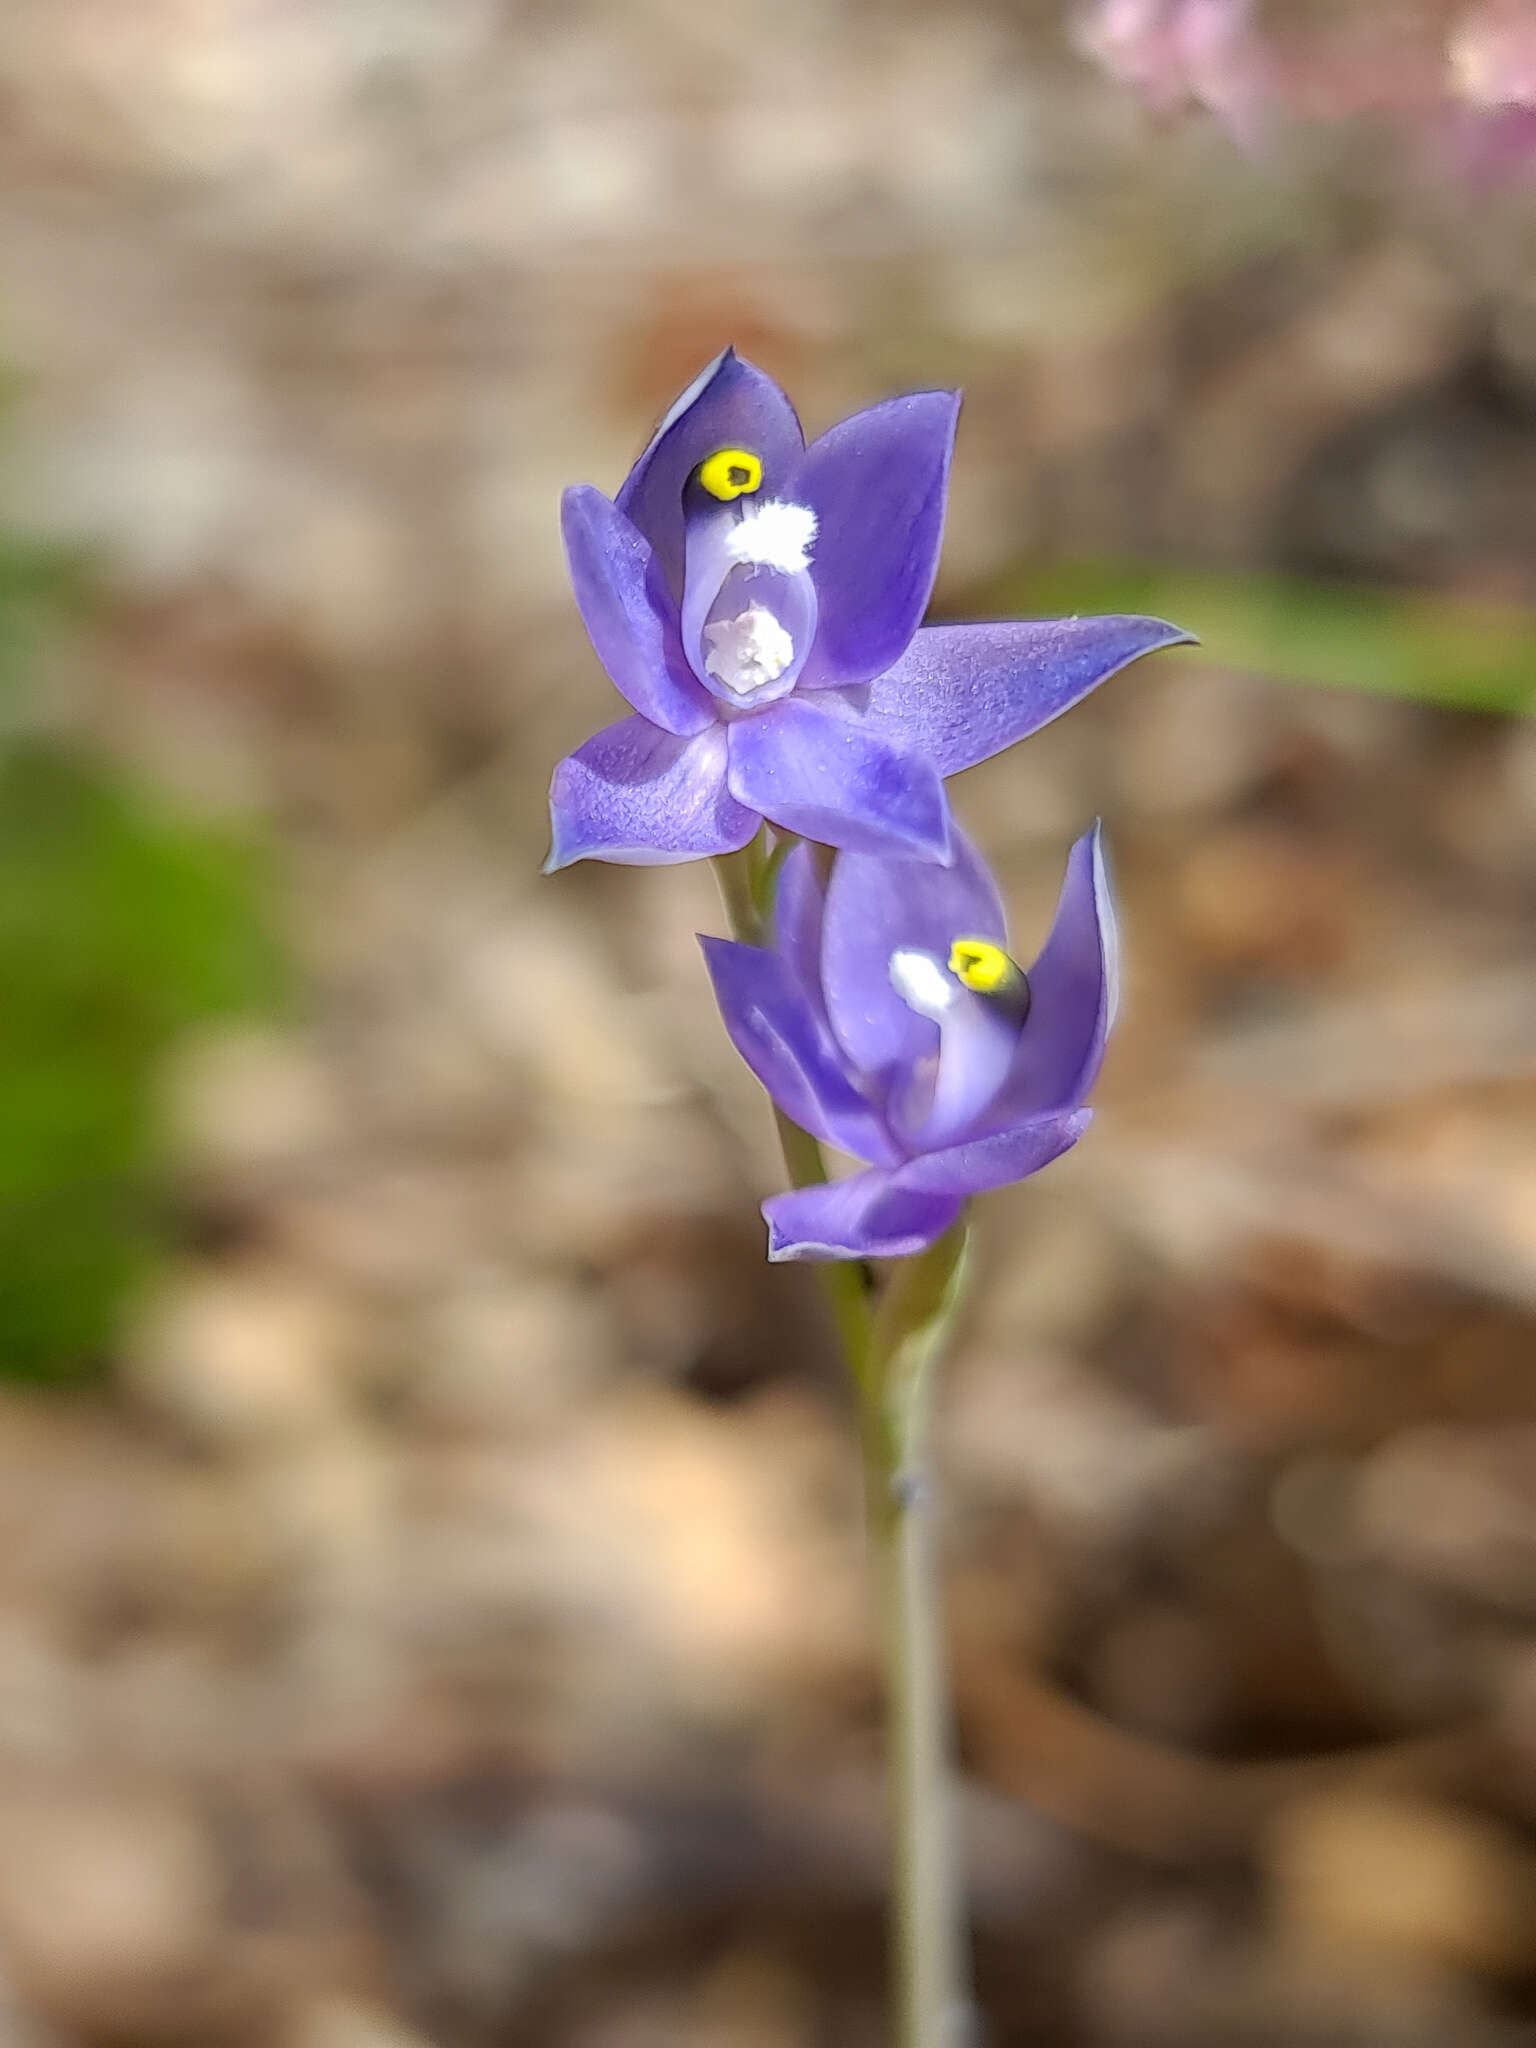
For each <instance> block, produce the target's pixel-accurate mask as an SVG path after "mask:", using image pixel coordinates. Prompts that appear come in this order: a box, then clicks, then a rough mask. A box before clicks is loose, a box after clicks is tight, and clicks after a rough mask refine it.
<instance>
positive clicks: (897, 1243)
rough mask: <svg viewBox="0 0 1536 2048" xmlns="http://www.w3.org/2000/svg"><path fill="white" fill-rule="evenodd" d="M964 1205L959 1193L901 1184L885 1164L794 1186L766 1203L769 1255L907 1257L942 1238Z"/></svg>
mask: <svg viewBox="0 0 1536 2048" xmlns="http://www.w3.org/2000/svg"><path fill="white" fill-rule="evenodd" d="M907 1170H908V1169H906V1168H903V1169H902V1171H903V1173H905V1172H906V1171H907ZM961 1207H962V1202H961V1198H960V1197H959V1196H945V1195H942V1194H932V1193H929V1192H928V1191H927V1190H926V1189H917V1188H906V1187H901V1186H898V1185H897V1182H896V1179H895V1176H894V1175H892V1174H889V1173H886V1172H883V1171H882V1170H881V1169H880V1168H879V1167H873V1168H871V1170H870V1171H869V1172H868V1173H856V1174H853V1175H852V1176H851V1177H850V1178H849V1179H848V1180H832V1181H825V1182H821V1183H818V1184H817V1185H816V1186H814V1187H808V1188H790V1189H789V1190H788V1191H787V1192H786V1193H784V1194H782V1195H771V1196H770V1197H769V1199H768V1200H767V1201H766V1202H764V1204H763V1215H764V1217H765V1218H766V1219H767V1223H768V1256H769V1258H770V1259H773V1260H776V1261H777V1260H781V1259H903V1258H907V1257H909V1256H910V1255H911V1254H912V1253H913V1252H920V1251H924V1250H926V1249H927V1247H928V1246H929V1245H931V1244H932V1243H933V1241H934V1239H935V1238H938V1237H942V1236H943V1235H944V1232H945V1231H946V1230H948V1228H949V1226H950V1225H951V1223H953V1222H954V1220H955V1218H956V1217H957V1216H958V1215H959V1214H960V1210H961Z"/></svg>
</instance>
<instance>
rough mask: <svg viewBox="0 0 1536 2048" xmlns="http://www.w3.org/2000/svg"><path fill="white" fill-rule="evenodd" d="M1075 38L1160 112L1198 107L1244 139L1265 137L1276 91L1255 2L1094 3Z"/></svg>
mask: <svg viewBox="0 0 1536 2048" xmlns="http://www.w3.org/2000/svg"><path fill="white" fill-rule="evenodd" d="M1075 40H1076V42H1077V46H1078V48H1079V49H1080V50H1082V51H1083V53H1084V55H1085V56H1088V57H1091V58H1092V59H1093V60H1094V61H1095V62H1096V63H1098V64H1101V65H1103V67H1104V69H1105V70H1106V71H1108V72H1109V74H1110V75H1111V77H1113V78H1116V79H1118V80H1119V81H1120V83H1121V84H1122V85H1128V86H1130V87H1131V88H1132V89H1133V90H1134V91H1136V92H1138V93H1140V94H1141V96H1142V98H1143V99H1144V100H1146V102H1147V104H1148V105H1149V106H1151V107H1153V108H1155V109H1156V110H1157V111H1158V112H1160V113H1167V112H1170V111H1172V110H1173V109H1174V108H1175V107H1178V106H1181V105H1184V104H1185V103H1187V102H1193V103H1194V104H1195V105H1196V106H1201V107H1204V108H1205V109H1206V110H1207V112H1209V113H1211V114H1214V115H1215V116H1216V118H1217V120H1219V121H1220V122H1221V123H1222V125H1223V126H1224V127H1225V128H1226V129H1227V130H1228V131H1229V133H1230V134H1231V135H1233V137H1234V138H1235V139H1236V140H1237V141H1239V142H1241V143H1244V144H1246V145H1252V144H1254V143H1256V142H1257V141H1258V140H1259V139H1260V137H1261V135H1262V133H1263V130H1264V127H1265V125H1266V115H1267V113H1268V110H1269V104H1270V98H1271V93H1270V79H1269V65H1268V62H1267V59H1266V57H1265V53H1264V51H1263V48H1262V47H1261V45H1260V44H1259V42H1258V40H1257V38H1256V37H1255V36H1254V34H1253V28H1252V5H1251V0H1093V4H1091V5H1090V6H1088V7H1087V8H1086V9H1085V10H1084V11H1083V12H1082V13H1081V14H1080V15H1079V16H1078V19H1077V23H1076V30H1075Z"/></svg>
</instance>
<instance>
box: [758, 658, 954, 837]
mask: <svg viewBox="0 0 1536 2048" xmlns="http://www.w3.org/2000/svg"><path fill="white" fill-rule="evenodd" d="M729 731H730V754H731V765H730V786H731V794H732V795H733V796H734V797H735V798H736V799H737V800H738V802H740V803H744V804H750V805H751V807H752V808H753V810H757V811H761V812H762V814H763V816H764V817H765V818H769V819H771V820H772V822H773V823H774V824H775V825H782V826H783V827H784V828H785V829H786V830H787V831H790V832H798V833H800V834H801V835H802V837H804V838H806V839H819V840H821V841H822V842H823V844H824V845H827V846H847V847H854V848H857V849H859V850H860V851H864V852H869V851H874V850H876V849H880V848H883V849H886V850H887V851H894V852H898V853H916V854H918V855H920V856H921V857H923V858H925V859H928V860H936V861H947V860H948V858H949V847H950V822H949V805H948V803H947V802H946V801H945V796H944V785H943V783H942V782H941V781H940V779H939V777H938V775H937V773H936V772H935V771H934V769H933V768H932V767H931V766H930V765H929V763H928V762H927V761H925V760H922V759H921V758H919V757H918V756H916V755H908V754H903V753H900V752H898V751H897V749H896V748H895V747H893V746H891V745H890V744H889V743H888V742H887V741H886V740H885V739H884V738H881V737H877V736H876V735H875V734H874V733H871V732H869V731H867V730H866V729H865V728H864V726H863V724H862V723H861V722H860V721H858V720H856V719H853V718H849V717H847V716H845V715H843V714H842V713H840V712H836V711H832V710H828V709H825V708H823V707H822V706H820V705H818V704H814V703H809V702H807V701H806V700H805V699H803V698H800V697H786V698H785V699H784V700H783V702H782V703H779V704H775V705H773V706H771V707H770V709H768V710H767V711H763V712H759V713H757V714H756V715H755V716H753V717H750V718H741V719H737V720H736V721H735V722H734V723H733V724H732V725H731V726H730V728H729Z"/></svg>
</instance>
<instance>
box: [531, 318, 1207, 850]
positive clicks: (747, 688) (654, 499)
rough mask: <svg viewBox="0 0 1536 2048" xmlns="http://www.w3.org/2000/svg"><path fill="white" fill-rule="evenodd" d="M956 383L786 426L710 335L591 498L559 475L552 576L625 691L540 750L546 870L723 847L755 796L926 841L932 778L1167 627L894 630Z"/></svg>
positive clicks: (774, 404) (940, 496)
mask: <svg viewBox="0 0 1536 2048" xmlns="http://www.w3.org/2000/svg"><path fill="white" fill-rule="evenodd" d="M959 404H960V401H959V398H958V395H957V394H955V393H954V392H948V391H920V392H915V393H913V394H911V395H909V396H907V397H905V398H893V399H890V400H888V401H887V402H886V403H885V404H883V405H876V406H872V407H871V408H870V410H869V411H867V412H861V413H855V414H854V416H853V417H852V418H851V419H846V420H844V421H843V422H842V423H841V424H840V425H839V426H836V427H833V428H832V429H831V431H830V432H828V433H826V434H823V435H822V437H821V439H820V440H818V441H813V442H812V443H811V445H810V447H809V448H807V447H806V445H805V440H804V436H803V435H802V433H801V431H800V423H799V421H798V420H797V419H796V417H795V413H794V410H793V408H792V407H791V405H790V403H789V400H788V399H787V398H786V397H785V396H784V393H783V392H782V391H781V390H780V389H779V387H778V385H777V384H775V383H774V381H773V379H772V378H771V377H767V376H765V375H764V374H763V372H762V371H761V370H757V369H754V368H753V366H752V365H751V364H750V363H747V362H744V361H743V360H742V359H741V358H740V357H739V356H737V355H736V354H735V352H734V351H733V350H731V349H727V350H726V351H725V353H724V354H723V355H721V356H719V357H717V358H716V360H715V361H714V362H713V363H711V364H710V366H709V368H708V369H707V370H705V371H704V372H703V374H702V375H701V376H700V377H698V378H696V379H695V381H694V382H693V383H692V384H691V385H690V386H689V387H688V389H687V390H686V391H685V392H684V393H683V395H682V397H681V398H680V399H679V400H678V401H677V403H676V405H674V406H673V408H672V410H671V411H670V412H669V413H668V414H667V416H666V418H665V419H664V420H663V421H662V423H661V425H660V426H659V427H658V428H657V430H656V433H655V435H654V436H653V437H652V440H651V443H650V446H649V447H648V448H647V449H646V451H645V453H644V454H643V455H642V456H641V457H640V460H639V461H638V462H637V463H636V464H635V466H634V468H633V469H632V470H631V471H630V473H629V475H628V477H627V478H626V479H625V482H624V485H623V488H622V489H621V490H620V492H619V494H618V497H617V499H616V500H613V501H610V500H609V499H608V498H606V497H604V495H603V493H602V492H601V491H599V490H597V489H596V488H595V487H594V486H592V485H590V484H578V485H576V486H575V487H574V488H572V489H571V490H569V491H567V492H566V494H565V501H564V506H563V508H562V523H563V527H564V532H565V545H566V552H567V554H568V556H569V558H570V565H571V578H572V582H573V583H574V585H575V590H576V602H577V604H578V606H579V607H580V610H581V616H582V619H583V621H584V622H585V625H586V628H587V632H588V634H589V635H590V637H591V640H592V645H593V647H594V648H595V649H596V651H597V656H598V659H599V660H600V661H601V662H602V664H603V666H604V668H605V669H606V670H607V671H608V674H609V675H610V677H611V678H612V679H613V681H614V683H615V684H616V685H617V686H618V688H619V689H620V691H622V693H623V694H624V696H625V697H627V698H628V700H629V702H630V703H631V705H633V707H634V713H635V715H634V716H633V717H631V718H626V719H624V720H622V721H621V722H620V723H619V724H618V725H611V726H608V727H607V728H606V729H605V730H604V731H602V732H600V733H597V734H596V735H595V736H594V737H593V738H592V739H590V740H588V741H587V742H586V743H585V744H584V745H583V746H580V747H578V748H577V750H576V752H575V753H574V754H571V755H569V756H568V757H567V758H566V759H565V760H564V761H562V762H561V763H560V766H559V767H558V768H557V769H556V770H555V777H554V782H553V784H552V786H551V789H550V812H551V819H552V826H553V835H552V838H553V843H552V847H551V851H550V856H549V860H548V863H547V866H546V872H552V871H553V870H554V869H556V868H562V867H566V866H568V865H569V864H570V863H571V862H572V861H577V860H583V859H590V858H596V859H600V860H610V861H622V862H628V863H631V864H634V865H641V866H650V865H655V864H659V863H664V862H672V861H683V860H696V859H698V858H700V857H702V856H706V855H711V854H722V853H734V852H736V851H737V850H738V849H739V848H740V847H743V846H745V845H746V844H747V842H748V841H749V840H750V839H751V838H752V837H753V836H754V835H755V833H756V832H757V830H758V828H759V826H760V825H761V824H762V822H763V820H764V819H765V818H767V819H768V820H770V821H771V822H772V823H773V824H774V825H776V826H779V827H780V828H781V829H783V830H784V831H787V832H796V833H799V834H801V835H803V836H804V837H805V838H808V839H816V840H820V841H824V842H825V843H827V844H828V845H831V846H837V847H844V848H848V849H851V850H854V851H859V852H872V851H875V850H877V849H884V850H889V851H895V852H898V853H906V854H916V855H919V856H921V857H923V858H925V859H928V860H933V861H941V862H942V861H947V860H948V859H949V857H950V847H951V838H950V835H951V823H950V816H949V807H948V803H947V801H946V798H945V795H944V788H943V778H944V777H945V776H946V775H953V774H955V773H956V772H958V770H960V769H962V768H968V767H970V766H971V765H972V764H973V763H975V762H977V761H983V760H985V759H986V758H987V757H988V756H989V755H991V754H995V753H998V752H999V751H1000V750H1001V749H1002V748H1004V747H1007V746H1011V745H1012V743H1013V742H1014V741H1015V740H1019V739H1023V738H1024V737H1025V736H1026V735H1027V734H1029V733H1032V732H1034V731H1035V730H1036V729H1037V728H1038V727H1040V726H1042V725H1044V724H1045V723H1046V722H1047V721H1048V720H1049V719H1052V718H1055V717H1056V716H1057V714H1058V713H1059V712H1062V711H1065V710H1066V709H1067V708H1068V706H1069V705H1072V704H1074V703H1076V701H1077V700H1078V698H1079V697H1082V696H1084V695H1085V694H1086V693H1087V692H1088V691H1089V690H1091V689H1093V688H1094V687H1095V686H1096V685H1097V684H1099V683H1101V682H1103V681H1104V679H1105V678H1106V677H1107V676H1110V675H1113V674H1114V672H1115V671H1116V670H1117V669H1119V668H1122V667H1124V665H1125V664H1126V663H1127V662H1129V661H1133V660H1134V659H1135V658H1136V657H1137V656H1138V655H1141V654H1146V653H1149V652H1151V651H1152V650H1153V649H1154V648H1159V647H1168V646H1171V645H1173V644H1175V643H1176V642H1178V641H1181V640H1184V639H1187V637H1188V636H1187V635H1186V634H1184V633H1181V632H1180V631H1179V630H1178V629H1177V628H1176V627H1173V626H1168V625H1165V624H1163V622H1162V621H1161V620H1158V619H1143V618H1132V617H1126V618H1094V619H1056V620H1047V621H1035V622H1021V623H1017V624H1007V625H976V626H937V627H931V628H927V629H924V630H922V631H919V621H920V620H921V618H922V616H923V613H924V611H925V609H926V608H927V604H928V596H929V592H930V590H931V589H932V587H933V579H934V573H935V570H936V568H937V565H938V555H939V542H940V537H941V533H942V529H943V523H944V498H945V489H946V485H947V480H948V476H949V461H950V451H951V449H952V447H953V444H954V435H955V420H956V416H957V414H958V411H959Z"/></svg>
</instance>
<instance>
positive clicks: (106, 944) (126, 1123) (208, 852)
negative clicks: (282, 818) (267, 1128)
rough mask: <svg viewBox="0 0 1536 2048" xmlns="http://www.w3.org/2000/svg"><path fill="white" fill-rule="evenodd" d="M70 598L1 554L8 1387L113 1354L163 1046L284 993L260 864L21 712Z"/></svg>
mask: <svg viewBox="0 0 1536 2048" xmlns="http://www.w3.org/2000/svg"><path fill="white" fill-rule="evenodd" d="M82 589H83V585H82V580H81V578H80V577H79V576H78V574H77V573H76V571H75V570H74V569H73V568H72V567H71V566H70V565H69V564H68V563H67V562H62V561H59V560H56V559H52V560H51V559H50V558H49V557H48V556H47V554H46V553H44V552H42V551H33V550H27V549H22V548H15V547H10V546H3V545H0V706H3V707H4V709H5V711H6V712H7V713H8V714H10V720H11V722H10V724H9V727H8V729H0V1376H4V1377H13V1378H14V1377H21V1378H28V1379H55V1380H58V1379H71V1378H76V1377H79V1376H80V1375H81V1374H83V1373H86V1372H88V1371H90V1370H92V1369H93V1368H94V1367H96V1366H97V1365H99V1364H100V1362H101V1361H102V1360H103V1359H104V1357H105V1356H106V1353H107V1350H108V1347H109V1344H110V1340H111V1336H112V1331H113V1326H114V1321H115V1318H116V1315H117V1312H118V1309H119V1306H120V1304H121V1301H122V1298H123V1295H124V1292H125V1290H126V1289H127V1288H129V1287H130V1286H131V1285H132V1284H133V1282H134V1281H135V1280H136V1279H137V1278H138V1276H139V1275H140V1273H141V1272H142V1270H143V1269H144V1266H145V1264H146V1262H147V1261H148V1260H149V1259H151V1258H152V1257H153V1256H154V1253H155V1251H156V1249H157V1246H158V1244H159V1242H160V1241H161V1239H162V1236H163V1204H162V1201H161V1199H160V1196H159V1192H158V1189H157V1185H156V1175H155V1152H156V1128H155V1124H156V1119H155V1099H156V1079H157V1074H158V1071H159V1069H160V1066H161V1063H162V1061H163V1059H164V1057H165V1054H166V1052H167V1050H168V1049H169V1047H170V1045H171V1044H172V1042H173V1041H174V1039H175V1037H176V1035H177V1034H178V1033H179V1032H181V1031H182V1030H184V1029H185V1028H186V1027H187V1026H188V1025H190V1024H192V1023H194V1022H196V1021H197V1020H198V1019H200V1018H205V1017H208V1016H211V1015H215V1014H217V1013H219V1012H221V1011H227V1010H235V1009H252V1008H265V1007H268V1006H270V1005H271V1004H272V1003H273V1002H274V1000H275V999H276V998H277V996H278V994H279V992H280V986H281V981H282V975H281V967H280V961H279V956H278V953H277V949H276V947H275V944H274V942H273V940H272V938H271V936H270V930H269V922H268V919H267V916H266V911H265V901H266V888H265V882H264V873H263V862H262V858H261V854H260V850H259V849H258V848H256V847H253V846H251V845H248V844H243V843H240V842H239V841H237V840H236V839H235V838H233V837H232V836H231V835H229V834H227V833H224V832H220V831H217V830H214V829H211V828H208V827H205V826H202V825H197V824H191V823H188V822H186V821H185V820H183V819H181V818H180V817H178V816H175V815H173V814H172V813H171V812H170V811H169V810H168V809H167V807H166V806H165V805H164V804H163V803H161V802H159V801H157V800H155V799H154V798H152V797H150V796H149V795H147V794H145V793H142V792H139V791H136V790H134V789H133V788H131V787H130V786H128V784H127V783H126V782H125V781H124V779H123V777H122V776H121V774H120V772H119V771H118V770H116V769H115V768H113V767H112V766H110V765H109V764H107V763H105V762H103V761H101V760H99V759H96V758H94V757H93V756H91V755H90V754H89V753H87V752H86V751H85V750H84V749H83V748H81V747H80V746H78V745H76V744H74V743H72V742H70V741H68V740H65V739H61V738H58V737H53V736H41V735H39V734H38V733H37V732H36V731H35V730H29V729H28V725H27V722H26V720H25V719H24V717H22V716H21V715H20V713H21V707H22V705H23V703H24V699H25V684H26V673H27V669H28V667H29V665H30V664H29V657H30V655H31V654H32V653H33V651H34V650H35V648H36V645H37V641H38V637H39V635H40V634H42V633H45V632H46V631H47V630H48V627H49V625H50V623H51V624H52V625H54V626H57V625H58V624H59V623H60V622H61V620H63V619H64V618H67V615H68V612H69V610H70V609H71V608H72V606H73V604H74V602H75V601H76V600H77V599H78V598H79V596H80V595H81V592H82Z"/></svg>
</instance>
